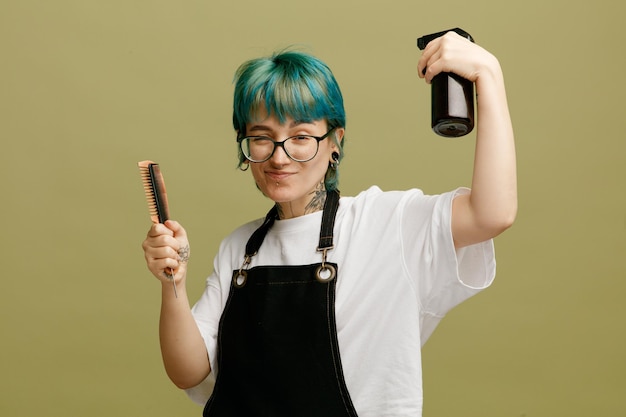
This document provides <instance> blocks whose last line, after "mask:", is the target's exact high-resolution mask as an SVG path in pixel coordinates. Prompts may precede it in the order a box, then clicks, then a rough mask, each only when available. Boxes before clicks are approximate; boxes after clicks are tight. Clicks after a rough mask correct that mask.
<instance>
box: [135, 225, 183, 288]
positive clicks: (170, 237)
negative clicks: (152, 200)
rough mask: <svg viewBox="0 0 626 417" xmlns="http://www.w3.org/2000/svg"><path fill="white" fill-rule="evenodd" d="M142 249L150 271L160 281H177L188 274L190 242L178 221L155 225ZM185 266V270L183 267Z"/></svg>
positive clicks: (151, 228)
mask: <svg viewBox="0 0 626 417" xmlns="http://www.w3.org/2000/svg"><path fill="white" fill-rule="evenodd" d="M142 248H143V250H144V256H145V259H146V263H147V265H148V269H149V270H150V272H152V274H153V275H155V276H156V277H157V278H159V279H160V280H162V281H163V280H164V279H167V278H171V276H172V273H174V274H175V275H176V278H177V280H178V279H179V278H180V277H182V276H183V275H184V274H185V272H186V263H187V261H188V259H189V252H190V250H189V242H188V240H187V233H186V231H185V229H184V228H183V227H182V226H181V225H180V224H179V223H178V222H176V221H171V220H168V221H167V222H165V224H153V225H152V227H150V230H149V231H148V235H147V236H146V239H145V240H144V241H143V244H142ZM183 265H185V268H181V266H183Z"/></svg>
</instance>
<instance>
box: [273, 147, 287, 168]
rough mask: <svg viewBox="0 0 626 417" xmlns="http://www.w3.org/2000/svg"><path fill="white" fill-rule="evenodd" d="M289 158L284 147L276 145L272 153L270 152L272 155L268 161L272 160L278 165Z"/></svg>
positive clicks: (284, 162)
mask: <svg viewBox="0 0 626 417" xmlns="http://www.w3.org/2000/svg"><path fill="white" fill-rule="evenodd" d="M290 160H291V158H289V156H287V153H286V152H285V148H283V147H282V146H280V145H276V146H275V147H274V153H273V154H272V157H271V158H270V161H272V162H273V163H275V164H278V165H284V164H286V163H287V162H289V161H290Z"/></svg>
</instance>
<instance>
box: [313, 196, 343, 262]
mask: <svg viewBox="0 0 626 417" xmlns="http://www.w3.org/2000/svg"><path fill="white" fill-rule="evenodd" d="M338 208H339V191H338V190H332V191H329V192H327V193H326V201H325V202H324V214H322V227H321V228H320V242H319V246H318V247H317V250H324V249H332V247H333V228H334V227H335V215H336V214H337V209H338Z"/></svg>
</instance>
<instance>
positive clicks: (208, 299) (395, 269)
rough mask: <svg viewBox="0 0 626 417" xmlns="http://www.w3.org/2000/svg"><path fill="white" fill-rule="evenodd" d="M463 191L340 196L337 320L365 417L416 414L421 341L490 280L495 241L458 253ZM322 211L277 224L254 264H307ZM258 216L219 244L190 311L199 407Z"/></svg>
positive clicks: (373, 191)
mask: <svg viewBox="0 0 626 417" xmlns="http://www.w3.org/2000/svg"><path fill="white" fill-rule="evenodd" d="M467 192H468V190H467V189H458V190H456V191H453V192H449V193H445V194H441V195H434V196H426V195H424V194H423V192H422V191H420V190H417V189H413V190H409V191H391V192H383V191H381V190H380V189H379V188H378V187H371V188H370V189H368V190H366V191H364V192H362V193H360V194H359V195H357V196H356V197H342V198H341V200H340V204H339V210H338V212H337V217H336V221H335V227H334V232H335V236H334V249H333V250H331V251H329V252H328V261H329V262H335V263H337V264H338V277H337V284H336V285H337V287H336V302H335V308H336V321H337V336H338V339H339V350H340V354H341V360H342V364H343V373H344V377H345V380H346V385H347V387H348V391H349V392H350V396H351V398H352V401H353V403H354V406H355V408H356V411H357V413H358V415H359V416H360V417H381V416H398V417H399V416H403V417H404V416H420V415H421V411H422V370H421V354H420V353H421V352H420V350H421V346H422V345H423V344H424V343H425V342H426V340H427V339H428V337H429V336H430V335H431V333H432V331H433V330H434V329H435V327H436V326H437V324H438V322H439V321H440V320H441V318H442V317H443V316H444V315H445V314H446V313H447V312H448V311H449V310H450V309H451V308H453V307H454V306H456V305H457V304H459V303H460V302H462V301H464V300H465V299H467V298H469V297H470V296H472V295H473V294H475V293H477V292H478V291H480V290H481V289H484V288H486V287H487V286H489V285H490V284H491V282H492V280H493V278H494V276H495V255H494V248H493V241H487V242H483V243H480V244H476V245H472V246H468V247H465V248H462V249H459V250H455V248H454V242H453V240H452V232H451V211H452V200H453V198H454V197H455V196H457V195H459V194H464V193H467ZM321 218H322V212H321V211H320V212H316V213H313V214H309V215H305V216H301V217H297V218H293V219H288V220H277V221H276V222H275V223H274V225H273V226H272V228H271V229H270V230H269V232H268V234H267V236H266V238H265V240H264V241H263V244H262V246H261V248H260V250H259V252H258V254H257V255H256V256H254V257H253V258H252V263H251V265H250V268H252V267H254V266H257V265H309V264H313V263H317V262H321V254H320V252H318V251H316V248H317V245H318V240H319V229H320V224H321ZM261 221H262V219H259V220H257V221H254V222H251V223H248V224H246V225H244V226H241V227H240V228H238V229H237V230H235V231H234V232H233V233H232V234H231V235H230V236H228V237H227V238H226V239H224V241H223V242H222V244H221V246H220V250H219V253H218V255H217V257H216V258H215V262H214V268H215V270H214V272H213V274H212V275H211V276H210V277H209V278H208V279H207V286H206V290H205V292H204V293H203V295H202V296H201V298H200V300H199V301H198V302H197V304H196V305H195V306H194V307H193V310H192V312H193V315H194V317H195V319H196V322H197V324H198V327H199V328H200V332H201V334H202V336H203V338H204V340H205V342H206V346H207V349H208V353H209V357H210V360H211V369H212V372H211V375H209V377H208V378H207V380H206V381H205V382H203V383H202V384H200V385H199V386H197V387H195V388H192V389H189V390H187V394H188V395H189V396H190V397H191V398H192V399H193V400H194V401H196V402H198V403H200V404H204V403H206V401H207V400H208V398H209V396H210V395H211V391H212V386H213V381H214V377H215V375H214V374H215V373H216V372H219V369H218V365H217V362H216V356H217V355H216V346H217V331H218V326H219V320H220V316H221V313H222V310H223V308H224V304H225V303H226V300H227V298H228V293H229V288H230V283H231V278H232V271H233V270H235V269H239V268H240V267H241V265H242V263H243V259H244V252H245V244H246V242H247V241H248V239H249V238H250V236H251V234H252V233H253V232H254V230H256V229H257V228H258V227H259V226H260V224H261Z"/></svg>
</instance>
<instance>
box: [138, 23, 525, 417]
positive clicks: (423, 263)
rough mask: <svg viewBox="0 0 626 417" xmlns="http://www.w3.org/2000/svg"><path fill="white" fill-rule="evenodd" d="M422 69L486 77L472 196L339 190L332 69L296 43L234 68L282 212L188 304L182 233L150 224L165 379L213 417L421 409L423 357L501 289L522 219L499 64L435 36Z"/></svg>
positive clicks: (268, 190)
mask: <svg viewBox="0 0 626 417" xmlns="http://www.w3.org/2000/svg"><path fill="white" fill-rule="evenodd" d="M417 72H418V75H419V76H420V77H423V78H425V80H426V82H430V81H431V80H432V78H433V77H434V76H435V75H436V74H438V73H440V72H453V73H456V74H458V75H460V76H462V77H464V78H466V79H469V80H471V81H472V82H474V83H475V85H476V91H477V95H478V101H477V106H478V109H477V114H478V118H477V135H476V151H475V156H474V158H475V162H474V173H473V177H472V188H471V190H469V189H463V188H460V189H457V190H454V191H451V192H447V193H443V194H440V195H431V196H427V195H424V194H423V193H422V192H421V191H420V190H419V189H412V190H407V191H394V192H383V191H381V190H380V189H379V188H377V187H375V186H373V187H371V188H369V189H368V190H365V191H363V192H361V193H360V194H358V195H357V196H355V197H345V196H342V197H340V196H339V193H338V191H337V175H338V169H339V164H340V162H341V159H342V157H343V151H342V149H343V146H344V143H345V137H344V135H345V113H344V109H343V99H342V96H341V92H340V90H339V87H338V85H337V82H336V81H335V78H334V77H333V75H332V73H331V71H330V69H329V68H328V67H327V66H326V65H325V64H324V63H322V62H321V61H319V60H318V59H316V58H315V57H312V56H310V55H307V54H303V53H300V52H294V51H287V52H283V53H278V54H275V55H273V56H271V57H268V58H260V59H255V60H252V61H248V62H246V63H244V64H243V65H242V66H241V67H240V68H239V69H238V71H237V75H236V85H235V97H234V98H235V100H234V112H233V122H234V127H235V130H236V132H237V142H238V145H239V157H240V168H241V169H242V170H247V169H248V168H249V170H250V171H251V174H252V176H253V178H254V181H255V183H256V186H257V188H258V189H259V190H260V191H261V192H262V193H263V194H264V195H265V196H267V197H268V198H269V199H271V200H272V201H273V202H274V203H275V204H274V206H273V208H272V209H271V210H270V212H269V213H268V214H267V216H266V217H265V218H264V219H259V220H256V221H253V222H251V223H248V224H245V225H243V226H241V227H239V228H238V229H237V230H235V231H234V232H233V233H232V234H231V235H229V236H228V237H227V238H226V239H225V240H224V241H223V242H222V244H221V246H220V249H219V253H218V254H217V256H216V258H215V262H214V271H213V273H212V274H211V275H210V276H209V278H208V279H207V284H206V290H205V292H204V293H203V294H202V296H201V298H200V300H199V301H198V302H197V303H196V304H195V306H194V307H193V308H192V309H191V308H190V304H189V301H188V298H187V295H186V292H185V281H186V279H187V274H186V273H187V261H188V259H189V253H190V250H189V242H188V240H187V235H186V232H185V229H184V228H183V227H182V226H181V225H180V224H179V223H177V222H175V221H167V222H166V223H165V224H156V225H154V226H152V228H151V229H150V231H149V232H148V237H147V238H146V240H145V241H144V244H143V248H144V251H145V256H146V260H147V264H148V268H149V270H150V271H151V272H152V273H153V274H154V276H156V277H157V278H158V279H159V280H160V281H161V283H162V300H161V319H160V341H161V349H162V353H163V360H164V364H165V369H166V370H167V373H168V375H169V377H170V378H171V379H172V381H173V382H174V383H175V384H176V385H177V386H178V387H180V388H183V389H186V390H187V392H188V394H189V395H190V396H191V397H192V398H193V399H194V400H196V401H198V402H200V403H203V404H206V405H205V408H204V416H290V417H292V416H357V415H358V416H371V417H379V416H383V415H384V416H419V415H421V410H422V380H421V359H420V348H421V346H422V345H423V344H424V342H425V341H426V339H427V338H428V337H429V336H430V334H431V332H432V331H433V330H434V328H435V326H436V325H437V323H438V322H439V320H440V319H441V318H442V317H443V316H444V315H445V314H446V312H447V311H449V310H450V309H451V308H452V307H454V306H456V305H457V304H459V303H460V302H462V301H463V300H465V299H467V298H468V297H470V296H472V295H473V294H475V293H476V292H478V291H480V290H481V289H484V288H486V287H487V286H489V285H490V283H491V282H492V280H493V278H494V276H495V258H494V250H493V242H492V240H491V239H492V238H493V237H495V236H497V235H498V234H500V233H501V232H502V231H504V230H505V229H507V228H508V227H509V226H511V224H512V223H513V220H514V218H515V215H516V210H517V196H516V195H517V191H516V168H515V150H514V143H513V131H512V127H511V122H510V117H509V113H508V107H507V102H506V95H505V88H504V81H503V76H502V72H501V69H500V65H499V63H498V61H497V59H496V58H495V57H494V56H493V55H491V54H490V53H488V52H487V51H485V50H484V49H482V48H481V47H480V46H478V45H476V44H473V43H471V42H469V41H468V40H466V39H464V38H462V37H460V36H458V35H456V34H455V33H452V32H451V33H448V34H446V35H445V36H443V37H440V38H437V39H435V40H434V41H432V42H430V43H429V44H428V46H427V48H426V49H425V50H424V52H423V54H422V57H421V59H420V60H419V62H418V68H417ZM166 269H168V270H169V269H171V270H172V271H174V279H175V282H176V285H177V287H178V297H175V294H174V288H173V286H172V282H171V280H170V275H169V274H167V273H165V270H166Z"/></svg>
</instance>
